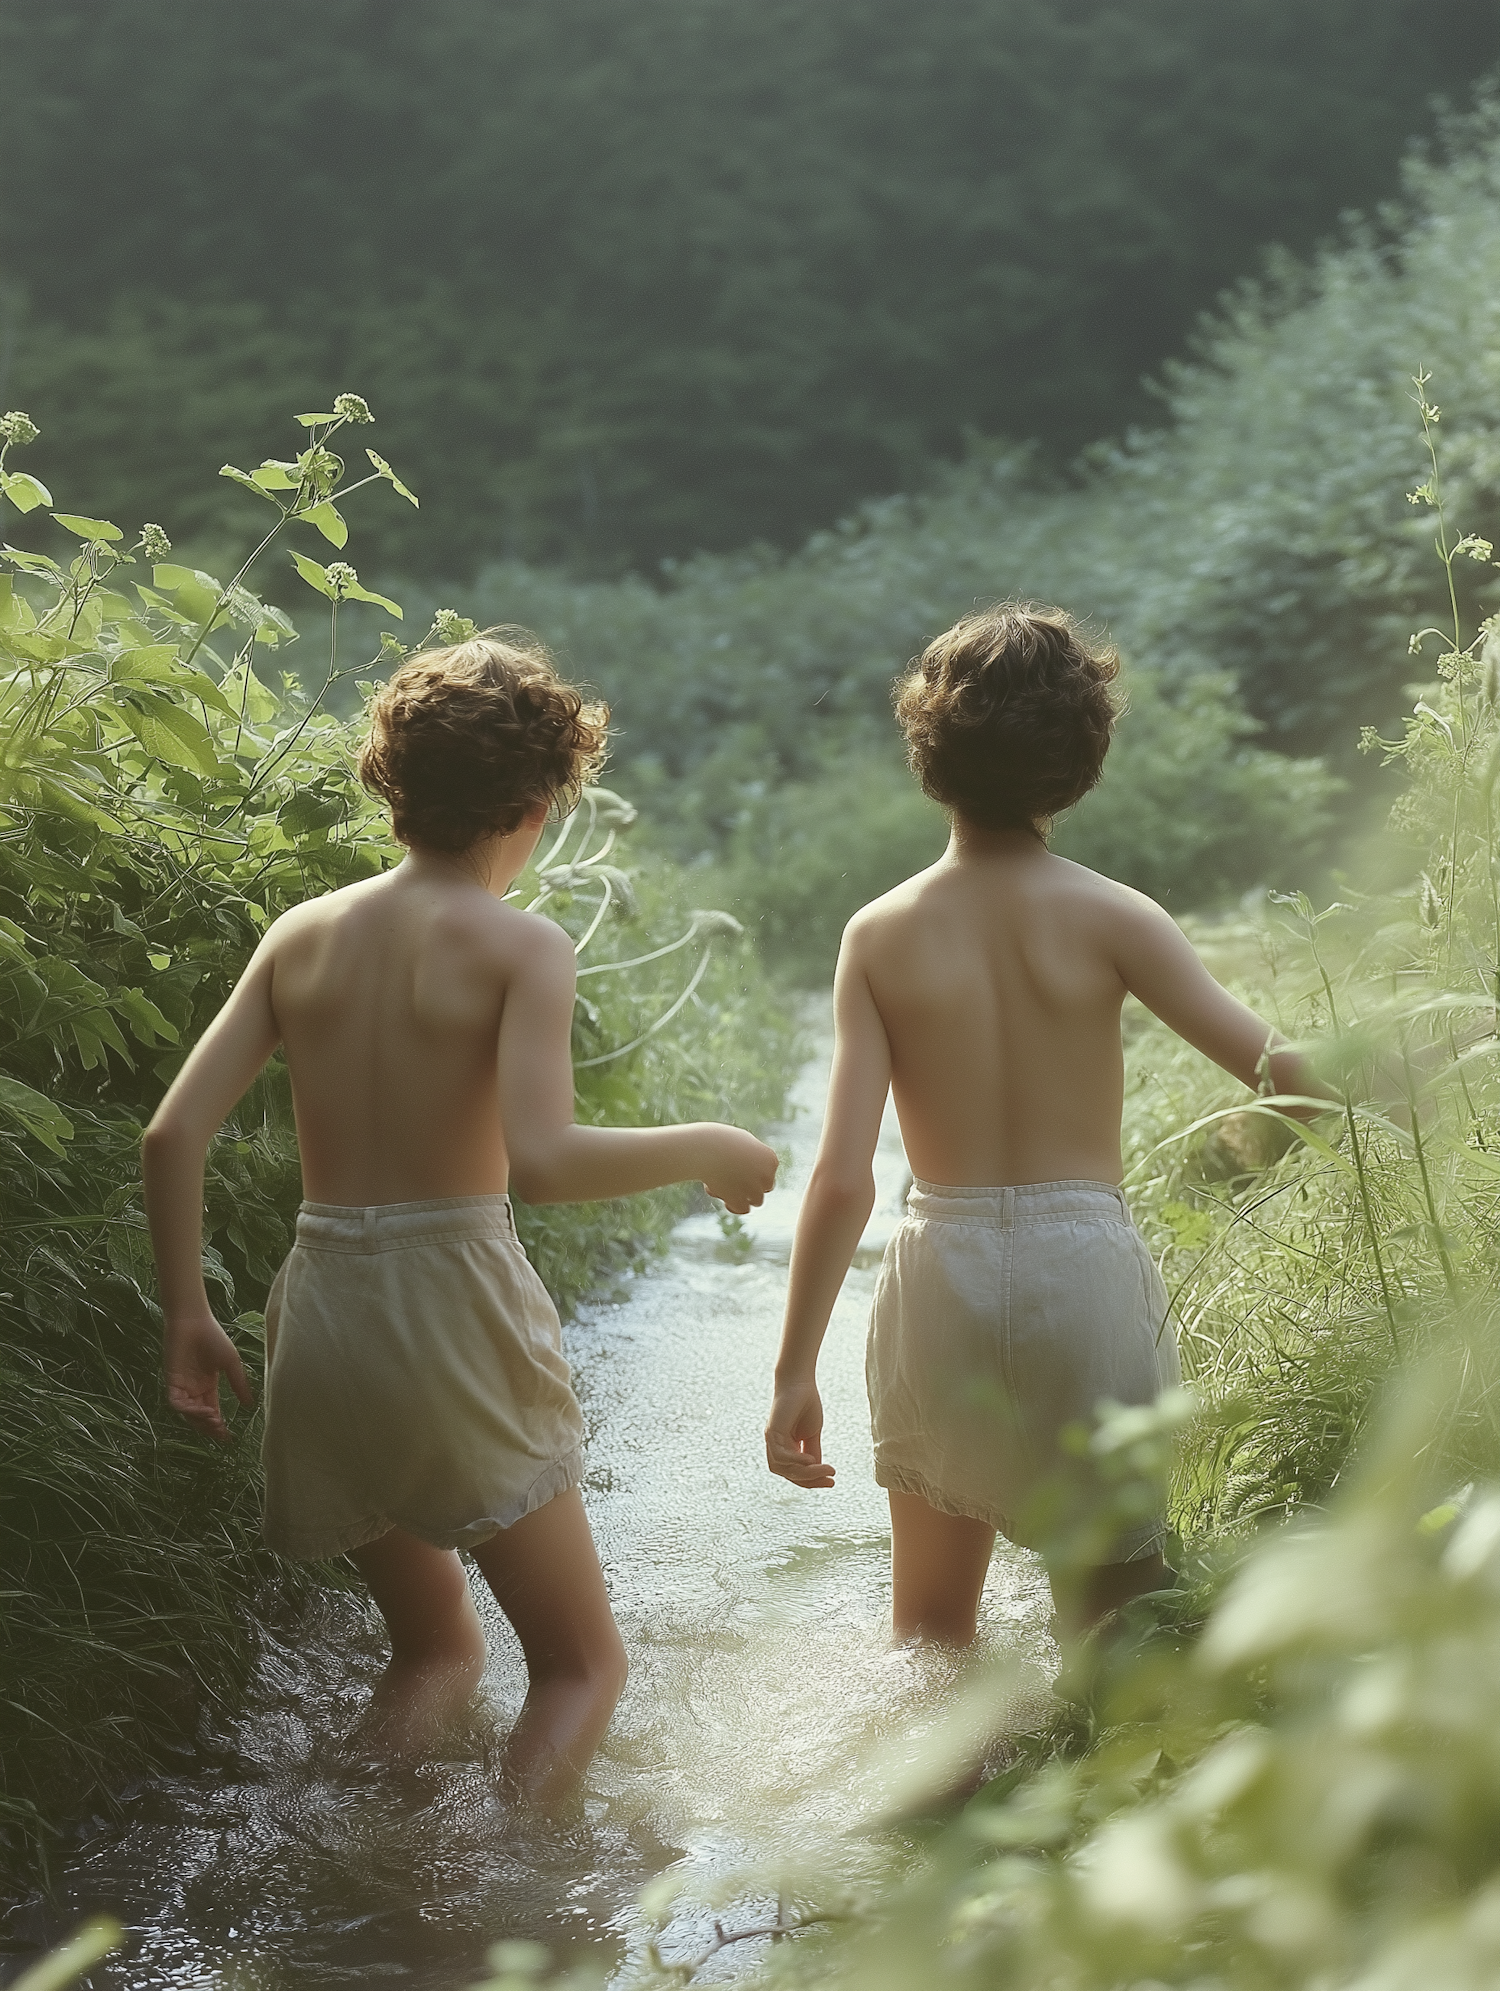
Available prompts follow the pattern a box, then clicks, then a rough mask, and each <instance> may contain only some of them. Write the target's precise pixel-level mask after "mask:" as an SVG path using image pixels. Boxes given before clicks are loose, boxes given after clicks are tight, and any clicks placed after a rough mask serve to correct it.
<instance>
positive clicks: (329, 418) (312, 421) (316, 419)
mask: <svg viewBox="0 0 1500 1991" xmlns="http://www.w3.org/2000/svg"><path fill="white" fill-rule="evenodd" d="M292 419H293V421H297V422H300V423H301V424H302V426H303V428H305V429H315V428H316V427H317V426H318V424H319V423H320V422H336V421H337V420H338V416H337V415H294V416H293V417H292Z"/></svg>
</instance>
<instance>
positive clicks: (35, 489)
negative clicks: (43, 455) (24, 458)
mask: <svg viewBox="0 0 1500 1991" xmlns="http://www.w3.org/2000/svg"><path fill="white" fill-rule="evenodd" d="M0 491H3V492H4V493H5V495H6V497H7V498H9V499H10V501H11V503H12V504H13V505H14V506H15V508H16V510H17V511H18V512H34V511H35V510H36V508H37V506H38V505H50V504H51V503H52V493H51V492H50V491H49V490H48V489H47V487H46V485H45V484H43V483H42V482H41V480H40V479H39V478H36V477H31V476H28V475H27V473H26V472H25V471H24V470H6V471H0Z"/></svg>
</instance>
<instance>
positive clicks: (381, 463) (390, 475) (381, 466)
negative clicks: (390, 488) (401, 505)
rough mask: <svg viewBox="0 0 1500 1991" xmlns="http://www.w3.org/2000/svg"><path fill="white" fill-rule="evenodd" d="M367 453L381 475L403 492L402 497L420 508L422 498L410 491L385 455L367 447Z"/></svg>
mask: <svg viewBox="0 0 1500 1991" xmlns="http://www.w3.org/2000/svg"><path fill="white" fill-rule="evenodd" d="M365 455H366V456H368V457H369V459H370V461H371V462H372V463H373V464H374V466H375V468H376V469H377V470H378V471H379V472H380V474H381V476H382V477H384V478H385V479H386V480H387V481H388V482H389V483H391V484H394V485H395V487H396V489H397V490H398V491H399V492H400V493H401V495H402V497H403V498H405V500H406V502H407V503H408V504H409V505H416V506H418V507H419V508H420V506H421V502H422V501H421V499H420V498H419V497H418V496H417V494H416V492H415V491H409V490H408V489H407V488H406V486H405V485H404V484H403V483H402V482H401V479H400V478H399V477H398V476H397V475H396V473H395V471H394V470H392V468H391V466H390V465H389V464H388V463H387V462H386V460H385V458H384V457H383V456H379V455H377V454H376V452H375V451H374V450H373V449H367V450H366V451H365Z"/></svg>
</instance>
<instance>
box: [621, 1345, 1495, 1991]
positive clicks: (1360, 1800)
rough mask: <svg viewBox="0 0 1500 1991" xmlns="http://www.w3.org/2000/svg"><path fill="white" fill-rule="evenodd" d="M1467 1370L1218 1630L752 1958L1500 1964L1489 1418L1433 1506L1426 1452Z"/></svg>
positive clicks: (952, 1964) (791, 1980)
mask: <svg viewBox="0 0 1500 1991" xmlns="http://www.w3.org/2000/svg"><path fill="white" fill-rule="evenodd" d="M1460 1368H1461V1362H1460V1361H1454V1362H1451V1363H1446V1364H1443V1365H1440V1366H1439V1367H1438V1368H1437V1369H1436V1370H1435V1371H1434V1372H1432V1373H1429V1374H1428V1375H1426V1376H1425V1377H1424V1378H1423V1379H1422V1385H1418V1386H1413V1387H1412V1388H1411V1389H1410V1390H1409V1391H1408V1392H1407V1393H1406V1394H1405V1395H1404V1396H1403V1397H1402V1398H1400V1399H1398V1401H1397V1403H1396V1405H1395V1406H1394V1407H1393V1409H1392V1411H1391V1412H1390V1414H1389V1415H1388V1416H1387V1418H1386V1420H1385V1424H1384V1428H1383V1430H1382V1431H1381V1433H1380V1434H1379V1436H1378V1438H1377V1439H1376V1440H1375V1441H1374V1442H1372V1444H1371V1445H1370V1447H1369V1448H1368V1450H1367V1453H1366V1456H1365V1457H1364V1459H1363V1461H1362V1462H1361V1465H1360V1467H1359V1469H1358V1470H1357V1471H1356V1472H1354V1473H1351V1475H1350V1478H1349V1483H1348V1485H1347V1486H1346V1487H1345V1489H1344V1490H1343V1491H1342V1492H1341V1494H1340V1496H1339V1498H1338V1500H1337V1501H1336V1502H1335V1504H1334V1506H1333V1507H1332V1509H1331V1511H1330V1512H1329V1514H1327V1515H1326V1516H1323V1517H1320V1518H1319V1519H1318V1520H1317V1521H1315V1522H1313V1523H1312V1524H1311V1525H1308V1526H1305V1527H1299V1528H1295V1529H1291V1530H1288V1531H1286V1532H1285V1533H1282V1534H1279V1535H1276V1536H1273V1537H1271V1538H1269V1539H1267V1540H1266V1541H1265V1542H1264V1543H1263V1544H1261V1545H1260V1546H1259V1547H1258V1548H1257V1549H1256V1550H1255V1551H1254V1553H1253V1554H1252V1555H1251V1556H1250V1557H1249V1558H1248V1559H1247V1560H1246V1562H1245V1563H1244V1565H1243V1566H1242V1568H1241V1569H1240V1570H1239V1571H1238V1572H1237V1574H1236V1575H1235V1576H1234V1578H1233V1580H1232V1581H1231V1582H1230V1583H1229V1584H1228V1586H1227V1588H1226V1589H1225V1591H1224V1593H1223V1594H1222V1596H1221V1597H1220V1599H1219V1600H1218V1602H1217V1604H1216V1606H1215V1608H1214V1610H1213V1612H1212V1614H1211V1616H1210V1617H1209V1619H1208V1623H1207V1626H1206V1629H1205V1630H1204V1632H1203V1635H1202V1637H1201V1638H1200V1639H1198V1640H1196V1641H1194V1642H1188V1641H1184V1640H1182V1639H1181V1638H1180V1637H1174V1636H1172V1635H1171V1634H1170V1633H1158V1634H1157V1635H1156V1636H1155V1637H1154V1638H1149V1639H1147V1640H1146V1642H1145V1644H1144V1647H1143V1648H1141V1649H1139V1650H1138V1653H1137V1655H1135V1656H1133V1657H1132V1658H1129V1659H1121V1658H1118V1657H1117V1659H1116V1661H1115V1663H1114V1666H1113V1668H1112V1669H1111V1671H1110V1674H1109V1677H1107V1678H1106V1679H1104V1680H1103V1681H1102V1682H1100V1683H1098V1684H1097V1685H1096V1689H1095V1698H1094V1708H1093V1715H1094V1726H1093V1740H1092V1741H1091V1742H1090V1743H1086V1746H1085V1747H1084V1749H1083V1751H1082V1753H1081V1754H1079V1755H1077V1756H1075V1758H1074V1759H1073V1760H1072V1761H1067V1760H1053V1761H1052V1762H1050V1763H1047V1764H1045V1765H1044V1766H1042V1767H1037V1766H1036V1765H1035V1764H1034V1763H1032V1762H1027V1761H1026V1760H1025V1759H1023V1761H1022V1762H1021V1763H1020V1764H1018V1765H1017V1767H1016V1770H1015V1771H1014V1772H1012V1773H1011V1774H1010V1775H1008V1776H1005V1777H1002V1778H1001V1779H1000V1780H999V1781H998V1782H997V1783H996V1784H994V1785H992V1786H991V1787H990V1789H989V1790H988V1791H986V1792H985V1793H984V1794H982V1795H981V1797H980V1798H979V1799H978V1800H976V1802H975V1803H974V1804H972V1805H971V1806H970V1807H969V1809H968V1811H967V1812H966V1813H965V1814H964V1816H963V1818H962V1820H961V1822H960V1823H959V1824H958V1825H957V1826H955V1827H954V1828H952V1829H951V1830H950V1831H949V1832H948V1833H947V1834H946V1835H945V1837H944V1838H943V1839H942V1840H940V1841H939V1843H938V1846H937V1847H936V1849H935V1851H934V1853H933V1855H932V1856H931V1857H930V1859H929V1860H927V1861H925V1862H923V1863H922V1864H921V1865H920V1866H919V1867H918V1869H917V1870H916V1872H915V1873H914V1875H913V1876H912V1877H911V1878H910V1879H909V1880H908V1881H907V1882H906V1883H905V1884H904V1885H901V1886H899V1887H898V1888H896V1889H895V1890H893V1892H892V1893H891V1894H889V1895H888V1896H887V1897H886V1898H885V1899H884V1900H883V1901H882V1902H881V1904H880V1906H879V1909H878V1911H877V1912H875V1913H872V1914H871V1915H870V1917H869V1920H870V1923H871V1925H872V1926H871V1927H870V1928H869V1929H868V1931H867V1932H861V1933H857V1934H856V1935H855V1936H854V1938H853V1939H852V1940H850V1941H847V1942H845V1943H843V1944H840V1945H838V1946H834V1945H831V1944H829V1943H828V1942H827V1941H826V1940H825V1941H824V1942H822V1943H820V1944H818V1945H816V1946H814V1947H812V1948H808V1949H802V1948H801V1947H800V1946H787V1948H784V1949H783V1950H782V1951H781V1953H780V1955H779V1956H778V1957H777V1958H776V1960H775V1961H773V1963H772V1964H771V1966H770V1968H769V1970H768V1971H767V1973H766V1974H765V1976H764V1977H762V1978H761V1980H760V1981H761V1982H766V1981H769V1982H771V1983H773V1984H799V1983H816V1984H817V1985H819V1986H820V1987H838V1986H842V1985H858V1986H860V1987H861V1991H871V1988H872V1987H873V1991H880V1987H884V1986H887V1985H889V1986H902V1987H904V1986H906V1985H909V1984H910V1983H912V1982H913V1981H914V1980H918V1979H919V1978H920V1977H921V1975H922V1974H923V1973H925V1972H930V1971H931V1969H932V1967H933V1960H934V1958H935V1957H941V1958H942V1961H943V1977H944V1981H945V1982H949V1983H951V1984H953V1985H954V1986H955V1987H956V1988H957V1991H971V1987H972V1988H973V1991H978V1987H981V1986H986V1987H988V1986H1000V1985H1004V1986H1006V1987H1014V1991H1043V1987H1046V1991H1117V1987H1121V1986H1125V1985H1130V1986H1137V1985H1140V1986H1144V1985H1147V1984H1149V1985H1152V1986H1158V1985H1160V1986H1168V1985H1173V1986H1176V1985H1180V1986H1183V1987H1184V1991H1187V1987H1193V1991H1204V1988H1205V1987H1208V1986H1213V1987H1215V1991H1219V1987H1222V1991H1271V1988H1272V1987H1283V1986H1285V1987H1288V1988H1290V1987H1293V1986H1308V1985H1325V1984H1326V1985H1354V1984H1359V1985H1370V1986H1376V1985H1379V1986H1382V1987H1385V1986H1389V1987H1391V1991H1397V1988H1398V1987H1400V1988H1401V1991H1405V1987H1411V1991H1417V1987H1422V1991H1427V1987H1430V1986H1443V1987H1449V1986H1453V1987H1457V1986H1469V1985H1473V1986H1476V1987H1477V1986H1479V1985H1481V1984H1488V1983H1491V1982H1492V1981H1493V1980H1494V1976H1495V1972H1496V1969H1497V1967H1500V1925H1497V1915H1496V1902H1497V1894H1496V1872H1497V1866H1500V1805H1497V1798H1496V1791H1497V1775H1496V1772H1497V1764H1496V1761H1495V1735H1496V1732H1497V1721H1500V1701H1497V1681H1500V1670H1497V1660H1500V1562H1497V1557H1496V1541H1497V1537H1500V1491H1496V1490H1495V1485H1494V1481H1493V1474H1494V1471H1495V1465H1496V1458H1497V1454H1496V1450H1495V1445H1494V1440H1495V1437H1496V1435H1497V1434H1496V1430H1495V1427H1494V1425H1493V1423H1492V1424H1491V1426H1490V1432H1489V1438H1490V1449H1489V1453H1488V1459H1487V1471H1488V1474H1489V1475H1490V1476H1491V1477H1490V1484H1489V1485H1488V1486H1486V1487H1484V1488H1482V1489H1479V1490H1476V1491H1475V1492H1474V1493H1473V1494H1472V1496H1470V1495H1467V1494H1466V1495H1465V1497H1464V1498H1463V1499H1462V1500H1460V1501H1458V1502H1456V1503H1455V1502H1445V1503H1443V1504H1441V1505H1438V1506H1434V1505H1433V1504H1432V1501H1433V1497H1434V1495H1433V1483H1432V1478H1431V1474H1430V1471H1429V1469H1428V1467H1429V1461H1430V1459H1431V1457H1432V1453H1433V1450H1434V1448H1436V1449H1437V1450H1439V1451H1440V1450H1441V1447H1442V1442H1443V1437H1442V1434H1443V1428H1444V1424H1445V1421H1446V1416H1447V1408H1446V1403H1445V1400H1444V1399H1445V1397H1446V1395H1447V1393H1448V1391H1449V1390H1451V1389H1452V1388H1454V1387H1455V1386H1456V1385H1457V1384H1458V1380H1459V1371H1460ZM1085 1733H1087V1730H1085ZM788 1949H790V1950H791V1954H788ZM660 1981H663V1982H671V1981H673V1973H671V1972H663V1973H662V1976H661V1980H660ZM676 1981H678V1982H681V1981H682V1979H681V1977H680V1976H678V1977H677V1978H676Z"/></svg>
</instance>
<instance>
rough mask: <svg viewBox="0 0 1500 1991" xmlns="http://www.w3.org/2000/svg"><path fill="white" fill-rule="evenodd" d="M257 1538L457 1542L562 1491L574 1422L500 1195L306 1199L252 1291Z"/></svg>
mask: <svg viewBox="0 0 1500 1991" xmlns="http://www.w3.org/2000/svg"><path fill="white" fill-rule="evenodd" d="M266 1351H267V1367H266V1428H265V1438H264V1440H263V1442H262V1446H261V1456H262V1459H263V1460H264V1463H265V1469H266V1510H265V1537H266V1541H267V1542H268V1543H269V1544H270V1546H271V1547H272V1548H273V1549H276V1550H278V1551H279V1552H280V1553H281V1554H282V1555H288V1556H332V1555H340V1554H343V1553H344V1552H345V1551H347V1550H349V1549H353V1548H359V1547H361V1546H362V1545H363V1544H364V1543H366V1542H372V1541H375V1540H376V1539H377V1538H378V1537H379V1536H381V1535H384V1534H387V1533H389V1531H390V1530H391V1529H392V1528H396V1527H400V1528H405V1529H407V1530H408V1532H410V1533H411V1534H413V1535H417V1536H419V1537H420V1538H421V1539H422V1540H423V1541H425V1542H431V1543H432V1544H433V1546H434V1547H435V1548H445V1549H453V1548H472V1547H473V1546H474V1545H475V1544H476V1543H479V1542H482V1541H484V1540H485V1539H486V1538H487V1537H488V1536H490V1535H493V1534H495V1533H496V1532H497V1530H499V1529H501V1528H508V1527H510V1525H511V1524H512V1523H513V1522H515V1521H519V1520H520V1519H521V1518H522V1516H523V1515H526V1514H530V1513H531V1512H532V1511H533V1510H534V1509H535V1508H538V1507H542V1506H545V1505H546V1503H547V1502H548V1501H549V1500H552V1499H554V1498H555V1497H556V1496H557V1495H558V1494H559V1493H563V1492H566V1490H567V1489H568V1488H569V1487H571V1486H575V1485H576V1484H577V1483H578V1480H579V1478H580V1476H581V1474H582V1471H583V1419H582V1416H581V1415H580V1413H579V1409H578V1403H577V1399H576V1398H575V1397H574V1395H573V1390H572V1385H571V1383H570V1380H569V1375H568V1365H567V1363H566V1361H565V1360H564V1359H563V1353H562V1330H561V1328H560V1326H559V1324H558V1318H557V1310H556V1308H555V1307H554V1306H553V1304H552V1302H551V1300H550V1299H549V1298H548V1296H547V1291H546V1288H545V1287H544V1286H543V1284H542V1282H541V1280H540V1279H539V1278H538V1277H537V1275H536V1273H535V1271H534V1270H533V1269H532V1266H531V1264H530V1261H529V1260H528V1259H527V1257H526V1254H525V1252H524V1251H523V1250H522V1249H521V1244H520V1241H519V1239H518V1238H517V1237H516V1229H515V1223H514V1221H513V1220H512V1217H511V1209H510V1199H509V1197H506V1196H450V1197H445V1198H442V1199H440V1200H438V1201H435V1202H427V1203H377V1204H373V1205H371V1206H370V1207H368V1208H358V1207H353V1208H350V1207H345V1206H343V1205H340V1204H333V1203H304V1204H303V1205H302V1208H301V1210H300V1211H299V1212H298V1216H297V1241H296V1243H295V1244H294V1245H293V1247H292V1250H291V1252H290V1254H289V1256H288V1257H287V1260H286V1263H285V1264H284V1265H283V1266H282V1268H281V1270H280V1272H278V1273H277V1275H276V1282H275V1284H274V1285H273V1286H272V1288H271V1295H270V1298H269V1299H268V1300H267V1302H266Z"/></svg>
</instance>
